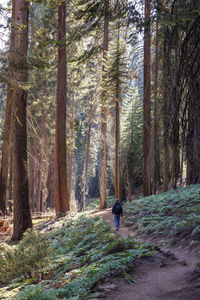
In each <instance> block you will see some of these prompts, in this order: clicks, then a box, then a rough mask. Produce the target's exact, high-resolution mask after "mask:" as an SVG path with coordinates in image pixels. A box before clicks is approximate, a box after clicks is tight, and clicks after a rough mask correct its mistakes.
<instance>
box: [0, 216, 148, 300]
mask: <svg viewBox="0 0 200 300" xmlns="http://www.w3.org/2000/svg"><path fill="white" fill-rule="evenodd" d="M42 228H43V231H44V232H45V233H40V232H39V231H27V232H26V233H25V235H24V238H23V240H22V241H21V242H20V243H19V244H18V245H7V244H4V245H2V246H1V249H0V250H1V251H0V282H1V284H2V285H3V284H4V287H3V286H2V288H1V289H0V299H2V300H3V299H9V300H10V299H17V300H38V299H40V300H57V299H73V300H75V299H88V298H89V297H91V295H92V294H93V296H94V292H93V290H94V288H95V286H96V285H97V284H98V283H100V282H101V281H102V280H103V279H105V278H106V277H109V276H113V275H115V274H117V273H119V272H120V271H122V270H123V272H124V271H125V270H126V269H127V267H128V266H129V267H130V266H132V267H133V266H134V261H135V260H138V259H140V258H144V257H147V256H151V255H152V254H153V249H152V247H151V245H149V244H140V243H138V242H136V241H135V240H134V239H133V238H126V239H122V238H120V237H119V236H118V235H117V234H116V233H115V232H114V231H112V230H111V228H110V227H109V226H108V225H107V223H105V222H104V221H102V220H101V219H99V218H88V217H80V218H78V219H77V220H68V221H67V220H66V218H62V219H59V220H51V221H47V222H45V223H44V224H43V226H42V227H41V229H42ZM49 230H50V231H51V232H50V233H48V231H49Z"/></svg>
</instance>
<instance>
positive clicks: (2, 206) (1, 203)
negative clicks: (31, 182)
mask: <svg viewBox="0 0 200 300" xmlns="http://www.w3.org/2000/svg"><path fill="white" fill-rule="evenodd" d="M12 14H13V15H12V18H13V21H12V26H11V34H10V55H9V67H8V68H9V71H8V77H9V78H10V79H12V67H11V64H10V62H11V59H12V56H13V55H14V51H13V50H14V29H13V25H14V24H13V23H14V10H13V12H12ZM12 105H13V88H12V86H11V85H10V84H8V86H7V96H6V110H5V123H4V137H3V147H2V159H1V173H0V211H1V212H2V214H3V215H5V214H6V191H7V181H8V167H9V166H8V165H9V163H8V160H9V152H10V142H11V135H10V133H11V120H12Z"/></svg>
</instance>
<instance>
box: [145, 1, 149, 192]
mask: <svg viewBox="0 0 200 300" xmlns="http://www.w3.org/2000/svg"><path fill="white" fill-rule="evenodd" d="M143 101H144V102H143V195H144V196H149V195H150V157H149V156H150V0H145V26H144V100H143Z"/></svg>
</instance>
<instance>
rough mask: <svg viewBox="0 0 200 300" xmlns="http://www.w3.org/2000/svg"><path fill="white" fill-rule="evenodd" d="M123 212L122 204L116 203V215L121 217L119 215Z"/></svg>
mask: <svg viewBox="0 0 200 300" xmlns="http://www.w3.org/2000/svg"><path fill="white" fill-rule="evenodd" d="M121 212H122V206H121V204H120V203H116V204H115V206H114V213H115V214H116V215H119V214H121Z"/></svg>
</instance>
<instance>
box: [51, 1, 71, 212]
mask: <svg viewBox="0 0 200 300" xmlns="http://www.w3.org/2000/svg"><path fill="white" fill-rule="evenodd" d="M65 38H66V3H65V1H63V2H62V3H61V4H60V5H59V6H58V43H59V45H58V72H57V90H56V137H55V152H56V153H55V159H56V205H55V208H56V215H57V216H58V215H60V214H63V213H65V212H66V211H69V210H70V205H69V203H67V161H66V79H67V76H66V43H65Z"/></svg>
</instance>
